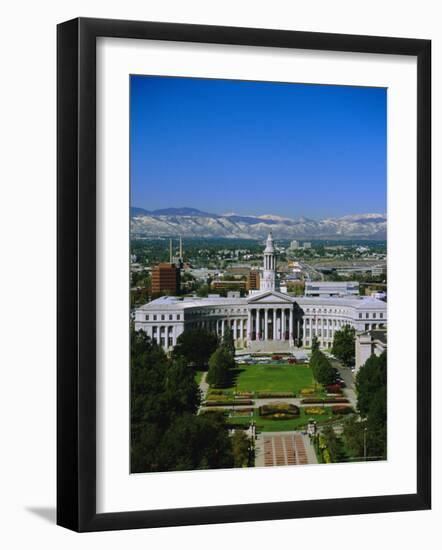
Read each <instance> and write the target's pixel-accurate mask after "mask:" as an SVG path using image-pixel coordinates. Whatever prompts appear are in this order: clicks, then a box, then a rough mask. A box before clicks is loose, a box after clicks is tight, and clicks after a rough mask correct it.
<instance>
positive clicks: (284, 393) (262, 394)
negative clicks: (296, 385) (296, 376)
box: [256, 391, 296, 399]
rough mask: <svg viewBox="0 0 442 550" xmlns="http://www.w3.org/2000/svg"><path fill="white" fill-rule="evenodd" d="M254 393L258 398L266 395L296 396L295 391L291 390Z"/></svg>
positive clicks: (263, 397)
mask: <svg viewBox="0 0 442 550" xmlns="http://www.w3.org/2000/svg"><path fill="white" fill-rule="evenodd" d="M256 395H257V396H258V398H260V399H265V398H266V397H296V393H294V392H292V391H286V392H278V391H267V392H266V391H260V392H258V393H257V394H256Z"/></svg>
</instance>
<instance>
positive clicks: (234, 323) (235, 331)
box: [233, 319, 238, 341]
mask: <svg viewBox="0 0 442 550" xmlns="http://www.w3.org/2000/svg"><path fill="white" fill-rule="evenodd" d="M233 340H234V341H236V340H238V322H237V319H233Z"/></svg>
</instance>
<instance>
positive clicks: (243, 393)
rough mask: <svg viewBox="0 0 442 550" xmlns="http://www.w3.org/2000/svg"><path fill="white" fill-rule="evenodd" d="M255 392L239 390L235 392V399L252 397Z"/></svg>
mask: <svg viewBox="0 0 442 550" xmlns="http://www.w3.org/2000/svg"><path fill="white" fill-rule="evenodd" d="M252 397H253V393H251V392H249V391H239V392H237V393H235V399H252Z"/></svg>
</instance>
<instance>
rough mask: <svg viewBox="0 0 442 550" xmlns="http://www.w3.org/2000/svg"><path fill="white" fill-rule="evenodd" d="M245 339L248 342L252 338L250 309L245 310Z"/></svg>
mask: <svg viewBox="0 0 442 550" xmlns="http://www.w3.org/2000/svg"><path fill="white" fill-rule="evenodd" d="M246 334H247V340H248V341H249V342H250V341H251V340H252V311H251V310H250V309H248V310H247V333H246Z"/></svg>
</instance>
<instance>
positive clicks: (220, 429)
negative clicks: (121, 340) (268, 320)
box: [131, 327, 249, 473]
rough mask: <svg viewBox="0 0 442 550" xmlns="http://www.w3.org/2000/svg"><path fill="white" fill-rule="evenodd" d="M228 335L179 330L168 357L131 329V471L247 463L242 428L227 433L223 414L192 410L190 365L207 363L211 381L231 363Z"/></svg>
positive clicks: (196, 402)
mask: <svg viewBox="0 0 442 550" xmlns="http://www.w3.org/2000/svg"><path fill="white" fill-rule="evenodd" d="M232 345H233V336H231V335H230V334H229V331H228V330H227V331H225V333H224V339H223V341H222V342H219V341H218V338H217V337H216V335H214V334H212V333H210V332H208V331H205V330H202V329H201V330H200V329H196V330H189V331H185V332H184V333H183V334H182V335H181V336H180V337H179V338H178V341H177V346H176V347H175V349H174V352H173V354H172V356H171V357H168V356H167V355H166V354H165V353H164V351H163V349H162V348H161V347H160V346H159V345H158V344H157V343H156V342H155V341H152V340H151V339H150V338H149V337H148V336H147V335H146V333H145V332H144V331H135V330H134V328H133V327H132V328H131V472H133V473H137V472H161V471H171V470H197V469H207V468H232V467H235V466H238V467H239V466H244V465H247V464H248V461H247V460H246V458H247V456H248V448H249V442H248V438H247V437H246V436H245V434H244V433H243V432H238V433H235V435H234V436H233V437H229V432H228V429H227V426H226V422H225V419H224V416H223V415H222V414H219V413H212V414H210V415H209V414H208V415H199V414H197V412H198V408H199V406H200V403H201V393H200V390H199V388H198V385H197V383H196V381H195V370H196V368H201V367H206V368H207V364H209V373H208V375H209V374H210V373H212V374H211V379H212V376H213V384H214V385H222V384H223V383H226V380H227V379H226V378H225V372H226V371H227V370H231V369H232V368H233V366H234V365H235V361H234V358H233V354H234V347H232Z"/></svg>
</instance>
